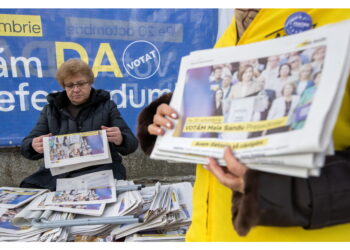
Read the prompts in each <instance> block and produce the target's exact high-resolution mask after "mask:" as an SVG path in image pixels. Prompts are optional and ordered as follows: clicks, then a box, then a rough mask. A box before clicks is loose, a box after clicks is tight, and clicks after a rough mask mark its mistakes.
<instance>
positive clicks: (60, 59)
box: [55, 42, 96, 76]
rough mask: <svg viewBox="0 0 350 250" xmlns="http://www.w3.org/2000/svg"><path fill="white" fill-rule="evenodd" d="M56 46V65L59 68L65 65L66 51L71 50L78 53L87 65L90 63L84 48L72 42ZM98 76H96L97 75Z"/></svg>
mask: <svg viewBox="0 0 350 250" xmlns="http://www.w3.org/2000/svg"><path fill="white" fill-rule="evenodd" d="M55 45H56V64H57V68H59V67H60V66H61V64H62V63H64V50H65V49H71V50H75V51H76V52H78V54H79V56H80V58H81V60H83V61H84V62H86V63H89V56H88V54H87V52H86V50H85V49H84V47H83V46H81V45H80V44H78V43H72V42H55ZM95 76H96V75H95Z"/></svg>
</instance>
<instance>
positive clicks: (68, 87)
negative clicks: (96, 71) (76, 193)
mask: <svg viewBox="0 0 350 250" xmlns="http://www.w3.org/2000/svg"><path fill="white" fill-rule="evenodd" d="M86 84H89V82H76V83H73V82H70V83H67V84H65V85H64V87H65V88H67V89H74V87H75V86H77V87H78V88H79V89H81V88H82V87H84V86H85V85H86Z"/></svg>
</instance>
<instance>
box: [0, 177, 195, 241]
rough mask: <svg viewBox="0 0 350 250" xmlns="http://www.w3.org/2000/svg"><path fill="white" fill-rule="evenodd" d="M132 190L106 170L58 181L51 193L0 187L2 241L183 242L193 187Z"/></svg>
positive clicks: (129, 183) (189, 213) (182, 184)
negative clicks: (125, 240)
mask: <svg viewBox="0 0 350 250" xmlns="http://www.w3.org/2000/svg"><path fill="white" fill-rule="evenodd" d="M135 186H136V185H134V183H133V182H132V181H124V180H118V181H117V180H114V179H113V175H112V172H111V171H110V170H108V171H100V172H96V173H93V174H87V175H83V176H79V177H75V178H66V179H58V181H57V191H55V192H49V191H48V190H41V189H24V188H10V187H3V188H0V241H47V242H49V241H88V240H89V239H95V240H98V241H115V240H118V241H120V240H124V239H125V238H126V237H127V238H128V241H183V240H184V235H185V232H186V230H187V228H188V226H189V224H190V222H191V214H192V196H191V194H192V185H191V184H190V183H188V182H183V183H175V184H170V185H161V184H160V183H157V184H156V185H153V186H149V187H146V188H143V189H141V190H138V189H131V188H130V187H135ZM118 190H119V191H118ZM121 190H122V191H121ZM125 190H129V191H125ZM116 218H117V223H116ZM120 220H122V221H120ZM77 222H78V223H77ZM144 235H145V237H144ZM90 241H91V240H90Z"/></svg>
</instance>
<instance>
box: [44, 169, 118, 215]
mask: <svg viewBox="0 0 350 250" xmlns="http://www.w3.org/2000/svg"><path fill="white" fill-rule="evenodd" d="M56 190H57V191H56V192H50V193H48V195H47V198H46V200H45V202H44V205H55V206H57V205H86V204H97V203H99V204H105V203H111V202H115V201H116V188H115V182H114V177H113V172H112V170H105V171H99V172H94V173H90V174H85V175H82V176H78V177H74V178H64V179H57V187H56ZM68 211H69V210H68Z"/></svg>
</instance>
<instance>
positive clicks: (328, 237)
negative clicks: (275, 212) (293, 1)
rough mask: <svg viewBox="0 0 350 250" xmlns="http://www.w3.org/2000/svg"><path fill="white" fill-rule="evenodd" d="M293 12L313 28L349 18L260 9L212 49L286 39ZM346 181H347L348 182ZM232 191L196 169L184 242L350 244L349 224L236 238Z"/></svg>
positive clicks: (349, 95)
mask: <svg viewBox="0 0 350 250" xmlns="http://www.w3.org/2000/svg"><path fill="white" fill-rule="evenodd" d="M295 12H305V13H307V14H308V15H309V16H311V18H312V24H313V25H314V27H316V28H317V27H319V26H322V25H325V24H329V23H334V22H338V21H342V20H345V19H349V18H350V9H262V10H260V11H259V13H258V14H257V16H256V17H255V18H254V20H253V21H252V23H251V24H250V26H249V27H248V29H247V30H246V31H245V33H244V34H243V35H242V37H241V39H240V40H239V41H238V42H237V37H236V24H235V20H233V22H232V23H231V25H230V26H229V28H228V29H227V30H226V32H225V34H224V35H223V36H222V37H221V39H220V40H219V41H218V43H217V44H216V46H215V47H225V46H233V45H243V44H248V43H253V42H258V41H262V40H267V39H273V38H276V37H279V36H284V35H286V32H285V31H284V25H285V21H286V20H287V18H288V17H289V16H290V15H292V14H293V13H295ZM349 102H350V84H349V82H348V84H347V89H346V92H345V95H344V98H343V103H342V107H341V110H340V113H339V116H338V120H337V123H336V126H335V129H334V133H333V139H334V143H335V147H336V149H337V150H341V149H344V148H346V147H348V146H349V145H350V133H349V132H348V131H350V116H349V115H348V114H349V111H350V110H349V109H350V103H349ZM349 181H350V180H349ZM231 196H232V191H231V190H230V189H228V188H226V187H224V186H223V185H222V184H220V183H219V182H218V180H217V179H216V178H215V177H214V176H213V175H212V174H211V173H209V172H208V171H207V170H205V169H204V168H203V167H202V166H201V165H198V166H197V170H196V182H195V185H194V190H193V218H192V225H191V227H190V229H189V231H188V233H187V235H186V240H187V241H350V224H343V225H338V226H331V227H326V228H322V229H314V230H305V229H303V228H301V227H265V226H257V227H255V228H253V229H252V230H251V231H250V233H249V234H248V236H246V237H240V236H238V235H237V234H236V232H235V231H234V229H233V226H232V223H231V218H232V215H231Z"/></svg>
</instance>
